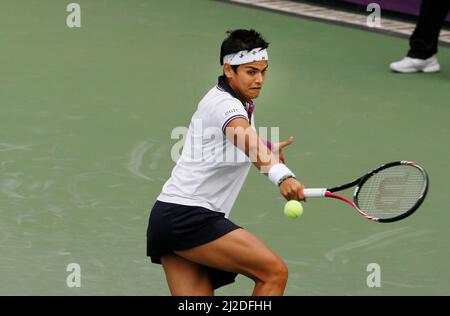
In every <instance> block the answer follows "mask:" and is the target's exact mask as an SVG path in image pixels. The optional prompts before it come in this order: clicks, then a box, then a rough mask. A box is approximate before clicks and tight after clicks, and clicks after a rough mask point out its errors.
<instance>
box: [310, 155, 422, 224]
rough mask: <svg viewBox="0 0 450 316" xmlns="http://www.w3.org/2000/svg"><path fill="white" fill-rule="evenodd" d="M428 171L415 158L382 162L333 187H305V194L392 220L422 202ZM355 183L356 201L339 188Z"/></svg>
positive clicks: (371, 217)
mask: <svg viewBox="0 0 450 316" xmlns="http://www.w3.org/2000/svg"><path fill="white" fill-rule="evenodd" d="M428 183H429V181H428V175H427V172H426V171H425V169H424V168H422V167H421V166H419V165H418V164H417V163H415V162H411V161H395V162H390V163H386V164H384V165H381V166H380V167H378V168H376V169H374V170H372V171H370V172H368V173H367V174H365V175H363V176H362V177H360V178H358V179H356V180H354V181H352V182H350V183H347V184H344V185H340V186H337V187H333V188H329V189H328V188H316V189H304V191H303V192H304V194H305V197H307V198H320V197H327V198H333V199H338V200H342V201H344V202H347V203H348V204H350V205H351V206H352V207H353V208H354V209H355V210H357V211H358V213H359V214H361V215H362V216H364V217H365V218H367V219H369V220H372V221H376V222H380V223H389V222H395V221H398V220H401V219H404V218H406V217H408V216H409V215H411V214H412V213H414V212H415V211H416V210H417V209H418V208H419V206H420V205H421V204H422V202H423V200H424V199H425V196H426V195H427V191H428ZM353 186H355V189H354V191H353V201H352V200H350V199H348V198H346V197H343V196H341V195H339V194H335V192H338V191H342V190H345V189H348V188H350V187H353Z"/></svg>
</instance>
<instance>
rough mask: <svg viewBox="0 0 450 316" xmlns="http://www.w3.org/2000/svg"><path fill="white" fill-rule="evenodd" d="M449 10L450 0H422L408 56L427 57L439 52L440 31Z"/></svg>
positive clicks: (410, 40)
mask: <svg viewBox="0 0 450 316" xmlns="http://www.w3.org/2000/svg"><path fill="white" fill-rule="evenodd" d="M449 10H450V0H422V6H421V7H420V15H419V20H418V21H417V25H416V29H415V30H414V33H413V34H412V35H411V37H410V39H409V46H410V50H409V52H408V57H411V58H420V59H427V58H429V57H431V56H433V55H434V54H436V53H437V49H438V39H439V33H440V31H441V28H442V25H443V24H444V20H445V17H446V16H447V14H448V11H449Z"/></svg>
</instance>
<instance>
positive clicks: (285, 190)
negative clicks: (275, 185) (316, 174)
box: [280, 178, 306, 202]
mask: <svg viewBox="0 0 450 316" xmlns="http://www.w3.org/2000/svg"><path fill="white" fill-rule="evenodd" d="M304 188H305V187H304V186H303V184H301V183H300V182H298V181H297V179H295V178H287V179H286V180H284V181H283V182H282V183H281V184H280V193H281V195H282V196H284V198H285V199H286V200H288V201H290V200H297V201H305V202H306V198H305V195H304V194H303V190H304Z"/></svg>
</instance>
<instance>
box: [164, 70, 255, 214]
mask: <svg viewBox="0 0 450 316" xmlns="http://www.w3.org/2000/svg"><path fill="white" fill-rule="evenodd" d="M248 106H249V104H248V103H247V104H246V105H245V107H244V105H243V104H242V103H241V101H240V100H239V99H237V98H236V95H235V94H234V92H233V90H232V89H231V88H230V86H229V85H228V84H227V82H226V80H225V79H224V77H223V76H221V77H219V83H218V85H216V86H215V87H213V88H212V89H211V90H209V92H208V93H207V94H206V95H205V96H204V97H203V99H202V100H201V101H200V103H199V104H198V107H197V110H196V111H195V113H194V114H193V116H192V119H191V122H190V125H189V129H188V132H187V134H186V138H185V143H184V146H183V150H182V153H181V156H180V158H179V159H178V161H177V162H176V165H175V167H174V168H173V170H172V174H171V176H170V178H169V179H168V180H167V181H166V183H165V184H164V187H163V189H162V192H161V193H160V195H159V196H158V198H157V199H158V200H159V201H162V202H167V203H176V204H181V205H189V206H200V207H204V208H207V209H209V210H212V211H216V212H221V213H224V214H225V217H227V218H228V216H229V215H230V211H231V209H232V207H233V205H234V202H235V201H236V198H237V196H238V195H239V191H240V190H241V188H242V185H243V184H244V182H245V179H246V178H247V174H248V171H249V169H250V167H251V162H250V160H249V159H248V157H247V156H246V155H245V153H243V152H242V151H241V150H240V149H238V148H237V147H236V146H234V145H233V143H232V142H230V141H229V140H228V139H227V138H226V137H225V135H224V132H223V131H224V128H225V127H226V126H227V124H228V123H229V122H231V121H232V120H233V119H235V118H239V117H242V118H244V119H246V120H247V121H249V115H248V113H247V110H246V109H247V108H248ZM250 123H251V125H252V127H253V128H254V127H255V125H254V119H253V118H252V117H251V116H250Z"/></svg>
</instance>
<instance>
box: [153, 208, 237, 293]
mask: <svg viewBox="0 0 450 316" xmlns="http://www.w3.org/2000/svg"><path fill="white" fill-rule="evenodd" d="M238 228H240V226H237V225H236V224H234V223H233V222H231V221H230V220H229V219H227V218H225V216H224V214H223V213H219V212H214V211H211V210H208V209H206V208H203V207H199V206H186V205H180V204H173V203H166V202H161V201H156V203H155V205H154V206H153V208H152V211H151V213H150V218H149V223H148V228H147V256H149V257H150V258H151V261H152V262H153V263H157V264H161V257H162V256H163V255H165V254H171V253H173V252H174V251H175V250H185V249H190V248H194V247H196V246H199V245H202V244H205V243H207V242H210V241H213V240H215V239H217V238H219V237H221V236H223V235H225V234H227V233H229V232H231V231H233V230H235V229H238ZM206 269H207V270H208V272H209V275H210V279H211V282H212V284H213V287H214V289H217V288H219V287H221V286H224V285H227V284H230V283H233V282H234V280H235V278H236V276H237V273H232V272H228V271H222V270H218V269H214V268H211V267H206Z"/></svg>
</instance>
